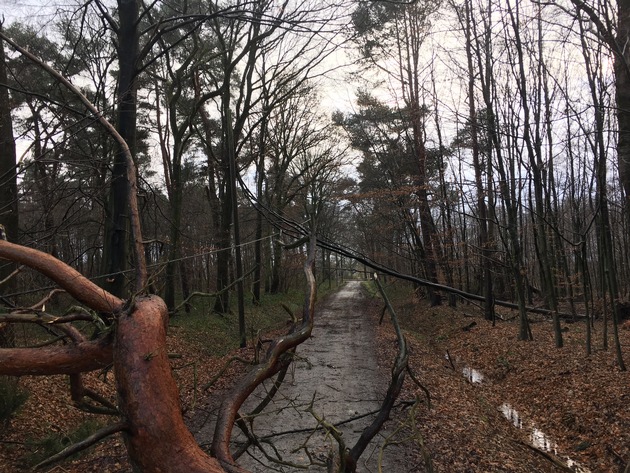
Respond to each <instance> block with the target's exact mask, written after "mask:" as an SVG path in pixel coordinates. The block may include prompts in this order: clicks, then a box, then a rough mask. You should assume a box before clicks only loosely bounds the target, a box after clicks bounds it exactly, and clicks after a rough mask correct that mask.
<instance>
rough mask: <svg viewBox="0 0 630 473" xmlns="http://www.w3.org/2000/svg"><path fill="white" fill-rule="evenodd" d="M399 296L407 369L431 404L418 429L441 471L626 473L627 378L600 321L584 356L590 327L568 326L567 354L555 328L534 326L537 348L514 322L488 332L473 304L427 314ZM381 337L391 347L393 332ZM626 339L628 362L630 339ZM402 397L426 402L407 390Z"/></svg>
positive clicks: (629, 457)
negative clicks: (607, 345)
mask: <svg viewBox="0 0 630 473" xmlns="http://www.w3.org/2000/svg"><path fill="white" fill-rule="evenodd" d="M393 292H395V293H396V294H397V297H396V300H397V304H396V305H397V311H398V313H399V319H400V321H401V324H402V325H403V327H404V328H405V330H406V335H407V338H408V340H409V343H410V345H411V353H412V354H411V359H410V365H411V367H412V369H413V370H414V371H415V372H416V375H417V376H418V378H419V379H420V380H421V381H422V383H423V384H424V386H425V387H426V388H427V389H428V390H429V391H430V392H431V396H432V401H431V408H430V409H428V408H426V407H423V408H422V409H418V411H417V418H416V422H417V427H418V429H419V431H420V433H421V434H422V437H423V440H424V444H425V448H426V450H427V452H428V453H429V455H430V457H431V458H432V461H433V465H434V467H435V470H436V471H442V472H468V471H470V472H495V471H496V472H499V471H501V472H534V471H539V472H554V471H581V472H586V471H591V472H623V471H624V468H625V467H626V465H627V464H628V462H630V410H629V409H628V407H627V406H628V403H629V402H630V390H629V389H628V387H629V386H630V376H629V374H628V372H621V371H620V370H619V368H618V367H617V365H616V363H615V356H614V351H613V349H612V348H611V349H608V350H603V349H602V348H601V345H602V325H601V322H598V323H596V324H595V327H594V339H593V354H592V355H591V356H588V357H587V356H586V354H585V347H584V339H585V336H584V332H585V327H584V322H576V323H566V322H563V324H562V325H563V330H564V332H563V336H564V341H565V346H564V348H562V349H556V348H554V339H553V333H552V326H551V323H550V322H549V321H547V320H544V319H542V318H535V317H533V319H534V320H533V323H532V331H533V335H534V341H531V342H520V341H518V340H517V333H518V327H517V325H516V323H512V322H497V324H496V325H495V326H492V323H491V322H488V321H485V320H483V318H482V317H481V313H482V312H481V309H480V308H478V307H475V306H473V305H466V304H460V305H459V306H458V307H457V308H455V309H453V308H451V307H448V306H446V305H443V306H438V307H429V306H428V304H427V303H426V301H424V300H417V299H416V298H415V297H413V296H411V295H405V294H404V292H401V291H396V289H393ZM500 315H502V316H503V317H504V318H506V319H509V318H510V317H512V316H513V315H514V314H511V313H509V311H504V312H503V313H502V314H500ZM473 322H474V323H473ZM380 331H381V336H380V337H379V338H381V339H382V340H390V343H389V345H391V343H393V341H394V338H393V334H392V333H391V330H390V329H389V328H387V327H383V328H381V329H380ZM609 332H610V331H609ZM620 333H621V337H622V346H623V347H625V356H626V358H628V357H630V352H629V351H628V347H630V331H628V330H622V331H621V332H620ZM610 342H611V343H612V340H611V341H610ZM384 346H385V347H387V344H385V345H384ZM627 362H628V360H627V359H626V363H627ZM472 370H474V372H473V371H472ZM405 395H406V396H409V397H411V396H414V395H417V396H419V397H420V398H422V397H423V396H424V395H423V393H422V392H421V391H420V390H419V389H417V388H415V387H414V386H413V385H412V384H411V383H408V384H407V386H406V392H405ZM532 447H533V448H532ZM418 461H422V459H421V458H420V456H419V457H418ZM562 465H564V467H563V466H562ZM567 467H571V469H567Z"/></svg>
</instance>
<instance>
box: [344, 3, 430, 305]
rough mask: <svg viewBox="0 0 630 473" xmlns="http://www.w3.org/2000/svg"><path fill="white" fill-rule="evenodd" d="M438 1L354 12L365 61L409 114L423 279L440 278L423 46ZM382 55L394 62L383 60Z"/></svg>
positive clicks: (365, 7) (375, 6)
mask: <svg viewBox="0 0 630 473" xmlns="http://www.w3.org/2000/svg"><path fill="white" fill-rule="evenodd" d="M437 7H438V4H437V3H435V2H415V3H405V4H398V3H389V2H386V3H378V4H374V3H372V2H360V3H359V5H358V6H357V8H356V9H355V11H354V12H353V17H352V19H353V27H354V30H355V32H356V38H357V41H358V43H359V47H360V49H361V53H362V55H363V57H364V59H365V60H366V61H367V63H368V64H370V63H372V64H374V65H376V67H378V68H380V69H381V70H386V71H387V74H388V75H389V78H390V79H391V80H392V81H393V82H395V84H396V86H397V87H398V88H399V90H400V92H401V94H402V104H401V105H400V109H401V110H405V113H406V114H407V117H408V120H409V124H410V128H411V133H410V137H411V148H412V150H413V153H414V157H415V159H416V166H417V170H416V173H415V175H414V192H415V194H416V196H417V198H418V211H419V220H420V230H421V236H422V242H423V246H424V260H423V264H424V266H425V271H426V277H427V279H428V280H429V281H431V282H433V283H437V282H438V261H441V254H442V248H441V244H440V241H439V238H438V235H437V230H436V226H435V222H434V220H433V216H432V213H431V202H430V200H429V182H428V179H427V177H428V176H427V157H428V154H427V147H426V123H425V117H426V113H425V108H426V107H425V105H424V91H423V88H422V83H421V81H422V69H423V64H422V56H421V49H422V46H423V43H424V40H425V37H426V34H427V32H428V29H429V16H430V15H431V13H432V12H433V11H435V9H436V8H437ZM383 61H388V62H390V63H393V64H394V65H395V66H394V67H389V66H383V64H382V62H383ZM428 292H429V299H430V301H431V304H432V305H436V304H439V303H440V300H441V297H440V295H439V294H438V293H437V292H436V291H433V290H431V289H429V291H428Z"/></svg>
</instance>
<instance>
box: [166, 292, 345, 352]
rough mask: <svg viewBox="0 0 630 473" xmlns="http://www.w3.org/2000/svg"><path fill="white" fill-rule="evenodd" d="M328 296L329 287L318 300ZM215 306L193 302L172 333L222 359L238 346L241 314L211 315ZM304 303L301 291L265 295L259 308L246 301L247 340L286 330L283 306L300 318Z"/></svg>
mask: <svg viewBox="0 0 630 473" xmlns="http://www.w3.org/2000/svg"><path fill="white" fill-rule="evenodd" d="M333 290H334V289H333ZM327 292H330V290H328V289H327V286H326V287H322V288H320V289H319V291H318V298H321V297H323V296H324V295H325V294H326V293H327ZM213 303H214V298H210V299H198V300H197V301H193V304H192V305H193V307H192V311H191V312H190V313H189V314H186V313H184V312H183V311H182V312H181V314H180V315H177V316H175V317H172V318H171V329H172V330H174V331H177V334H178V336H180V337H182V338H183V340H184V341H185V342H187V343H190V344H192V345H193V346H194V347H196V348H197V349H198V350H200V351H203V352H204V353H206V354H208V355H211V356H223V355H225V354H227V353H229V352H230V351H232V350H235V349H237V348H238V346H239V332H238V314H237V313H236V312H235V311H234V312H232V313H229V314H216V313H214V312H212V305H213ZM303 303H304V293H303V292H301V291H290V292H288V293H282V294H273V295H265V296H263V297H262V300H261V302H260V304H259V305H254V304H253V303H252V302H251V300H247V301H246V305H245V325H246V329H247V337H248V338H249V339H251V338H254V337H255V336H256V333H257V332H258V331H259V330H260V331H261V332H262V333H268V332H269V331H272V330H277V329H281V328H283V327H286V326H287V322H288V321H289V320H290V318H291V317H290V316H289V314H288V313H287V311H286V310H285V309H284V308H283V305H284V306H286V307H288V308H289V309H290V310H291V312H292V313H293V314H294V315H295V316H296V317H297V318H300V317H301V314H302V306H303Z"/></svg>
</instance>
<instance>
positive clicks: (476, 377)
mask: <svg viewBox="0 0 630 473" xmlns="http://www.w3.org/2000/svg"><path fill="white" fill-rule="evenodd" d="M462 374H463V375H464V377H465V378H466V379H467V380H468V381H470V382H471V383H481V382H483V374H482V373H481V371H479V370H476V369H475V368H464V369H463V370H462Z"/></svg>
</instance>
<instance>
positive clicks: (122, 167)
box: [103, 0, 139, 297]
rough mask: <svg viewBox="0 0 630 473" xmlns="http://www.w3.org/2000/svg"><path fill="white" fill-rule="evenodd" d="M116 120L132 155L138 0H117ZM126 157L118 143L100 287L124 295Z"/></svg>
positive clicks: (133, 152)
mask: <svg viewBox="0 0 630 473" xmlns="http://www.w3.org/2000/svg"><path fill="white" fill-rule="evenodd" d="M118 16H119V21H120V25H119V27H118V32H117V33H118V63H119V72H118V91H117V94H116V96H117V102H118V123H117V129H118V133H119V134H120V136H121V137H122V138H123V139H124V140H125V142H126V143H127V145H128V146H129V150H130V151H131V154H132V156H133V155H134V154H135V143H136V89H137V83H136V82H137V81H136V71H137V70H136V68H137V60H138V41H139V36H138V16H139V6H138V1H137V0H118ZM128 185H129V184H128V182H127V157H126V156H125V150H124V149H122V147H121V146H120V145H118V151H117V152H116V154H115V156H114V163H113V167H112V176H111V187H110V193H109V211H108V218H107V220H106V222H105V242H104V248H103V249H104V256H103V263H104V268H103V272H104V273H105V274H107V275H108V276H107V279H106V280H105V281H104V282H103V286H104V287H105V289H107V290H108V291H109V292H111V293H112V294H114V295H116V296H118V297H124V295H125V292H126V287H125V286H126V285H125V277H124V274H123V271H124V270H125V269H126V268H127V253H128V251H127V249H128V245H129V240H128V237H127V235H128V234H129V231H128V229H129V192H128Z"/></svg>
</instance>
